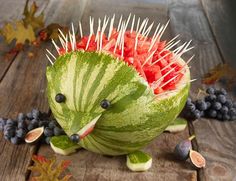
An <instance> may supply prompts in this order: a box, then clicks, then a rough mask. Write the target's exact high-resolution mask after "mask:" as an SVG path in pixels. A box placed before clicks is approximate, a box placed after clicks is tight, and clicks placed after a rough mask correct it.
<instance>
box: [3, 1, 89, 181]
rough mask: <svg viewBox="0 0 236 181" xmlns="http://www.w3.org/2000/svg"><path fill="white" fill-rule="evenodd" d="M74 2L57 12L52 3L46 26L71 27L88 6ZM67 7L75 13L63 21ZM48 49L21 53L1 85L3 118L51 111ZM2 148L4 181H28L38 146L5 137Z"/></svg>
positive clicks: (65, 3) (33, 49)
mask: <svg viewBox="0 0 236 181" xmlns="http://www.w3.org/2000/svg"><path fill="white" fill-rule="evenodd" d="M70 2H71V3H72V4H68V3H67V1H61V6H59V7H57V8H56V10H55V9H54V8H55V6H56V4H57V1H50V2H49V4H48V6H47V7H46V11H45V14H46V15H45V16H46V17H47V18H46V23H47V24H48V23H51V22H58V23H61V24H62V25H66V26H69V25H70V23H71V20H76V19H77V18H80V16H81V13H82V10H83V9H82V8H83V7H84V4H83V3H85V2H84V1H82V0H73V1H70ZM80 4H81V6H80ZM65 6H66V8H67V11H68V12H71V13H68V14H67V15H63V18H61V14H63V12H64V11H65ZM80 8H81V9H80ZM75 9H76V12H75ZM52 11H54V12H53V15H52V14H50V13H51V12H52ZM61 12H62V13H61ZM47 13H48V14H47ZM50 16H51V17H50ZM60 20H61V21H60ZM46 48H48V49H51V48H52V46H51V44H50V45H49V44H45V45H42V46H41V47H40V48H35V47H33V48H32V49H27V50H26V51H24V52H21V53H19V54H18V55H17V57H16V58H15V60H14V62H13V63H12V65H11V67H10V69H9V70H8V72H7V73H6V75H5V76H4V78H3V80H2V82H1V83H0V105H1V107H0V114H1V116H3V117H11V118H14V117H15V116H16V115H17V113H18V112H25V113H26V112H28V111H30V110H31V109H32V108H33V107H37V108H39V109H40V110H42V111H48V103H47V99H46V95H45V88H46V77H45V71H46V66H47V64H48V61H47V59H46V57H45V49H46ZM35 50H37V51H35ZM28 51H35V53H36V54H35V57H34V58H33V59H29V58H28V56H27V53H28ZM0 149H1V152H0V155H1V167H0V180H4V181H7V180H25V179H26V177H27V175H28V172H27V168H28V166H29V164H30V162H31V156H32V154H33V153H35V149H36V147H35V146H29V145H27V144H22V145H19V146H14V145H12V144H11V143H9V142H7V141H5V140H4V139H3V137H2V134H1V136H0Z"/></svg>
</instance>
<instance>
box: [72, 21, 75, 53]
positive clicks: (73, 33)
mask: <svg viewBox="0 0 236 181" xmlns="http://www.w3.org/2000/svg"><path fill="white" fill-rule="evenodd" d="M71 29H72V37H73V38H72V40H73V50H75V49H76V37H75V28H74V24H73V23H71Z"/></svg>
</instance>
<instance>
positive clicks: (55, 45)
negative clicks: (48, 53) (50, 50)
mask: <svg viewBox="0 0 236 181" xmlns="http://www.w3.org/2000/svg"><path fill="white" fill-rule="evenodd" d="M51 41H52V44H53V45H54V47H55V48H56V50H57V53H58V55H60V52H59V49H60V48H59V47H58V46H57V44H56V43H55V41H54V40H53V39H52V40H51Z"/></svg>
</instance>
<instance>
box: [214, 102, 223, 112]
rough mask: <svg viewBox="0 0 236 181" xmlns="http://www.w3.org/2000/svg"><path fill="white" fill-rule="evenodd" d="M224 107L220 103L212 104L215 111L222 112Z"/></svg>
mask: <svg viewBox="0 0 236 181" xmlns="http://www.w3.org/2000/svg"><path fill="white" fill-rule="evenodd" d="M221 107H222V105H221V103H220V102H214V103H213V104H212V108H213V109H215V110H220V109H221Z"/></svg>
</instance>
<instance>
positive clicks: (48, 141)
mask: <svg viewBox="0 0 236 181" xmlns="http://www.w3.org/2000/svg"><path fill="white" fill-rule="evenodd" d="M50 139H51V137H46V138H45V143H47V144H48V145H49V144H50Z"/></svg>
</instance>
